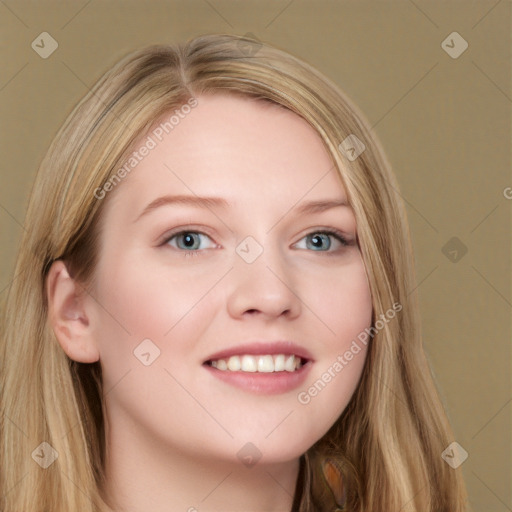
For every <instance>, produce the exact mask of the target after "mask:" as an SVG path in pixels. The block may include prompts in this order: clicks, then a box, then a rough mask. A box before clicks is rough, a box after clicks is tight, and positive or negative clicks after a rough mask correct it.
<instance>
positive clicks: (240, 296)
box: [227, 249, 302, 320]
mask: <svg viewBox="0 0 512 512" xmlns="http://www.w3.org/2000/svg"><path fill="white" fill-rule="evenodd" d="M297 278H298V276H296V275H293V273H292V270H291V268H290V267H286V265H285V264H284V261H283V259H282V257H281V256H280V255H279V254H278V252H277V251H274V252H272V253H271V251H270V250H268V249H265V250H264V251H263V254H261V256H260V257H259V258H258V259H256V261H253V262H252V263H247V262H246V261H244V260H243V259H242V258H240V257H239V256H238V255H236V257H235V263H234V268H233V270H232V271H231V272H230V273H229V292H228V299H227V308H228V312H229V314H230V316H231V317H233V318H237V319H243V318H248V317H260V318H262V319H264V320H270V319H276V318H279V317H283V318H287V319H293V318H296V317H297V316H299V315H300V313H301V307H302V303H301V300H300V298H299V295H298V293H297V290H296V285H297Z"/></svg>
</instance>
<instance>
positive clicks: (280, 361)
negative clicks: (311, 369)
mask: <svg viewBox="0 0 512 512" xmlns="http://www.w3.org/2000/svg"><path fill="white" fill-rule="evenodd" d="M307 362H308V360H307V359H304V358H302V357H299V356H296V355H294V354H273V355H270V354H259V355H251V354H244V355H235V356H231V357H229V358H226V359H214V360H209V361H206V362H205V363H204V364H205V365H206V366H210V367H212V368H216V369H217V370H220V371H223V372H247V373H279V372H290V373H292V372H296V371H297V370H300V368H302V366H304V365H305V364H306V363H307Z"/></svg>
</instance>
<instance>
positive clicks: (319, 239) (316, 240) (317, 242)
mask: <svg viewBox="0 0 512 512" xmlns="http://www.w3.org/2000/svg"><path fill="white" fill-rule="evenodd" d="M311 241H312V243H313V245H314V247H316V248H320V249H321V248H322V243H323V242H326V243H327V247H326V248H327V249H329V247H330V246H331V241H330V239H329V237H328V236H327V235H325V234H323V233H319V234H316V235H314V236H313V237H312V238H311Z"/></svg>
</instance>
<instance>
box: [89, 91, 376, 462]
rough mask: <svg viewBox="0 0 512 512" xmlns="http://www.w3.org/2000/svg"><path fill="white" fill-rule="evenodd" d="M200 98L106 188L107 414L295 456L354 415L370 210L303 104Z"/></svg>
mask: <svg viewBox="0 0 512 512" xmlns="http://www.w3.org/2000/svg"><path fill="white" fill-rule="evenodd" d="M197 99H198V102H199V103H198V105H197V106H196V107H195V108H192V109H191V112H190V113H189V114H187V115H186V116H183V118H180V120H179V123H178V124H176V125H175V126H174V127H173V129H172V130H168V131H169V133H168V134H165V132H164V135H165V136H164V137H163V138H162V140H161V141H160V140H158V139H157V138H156V137H155V136H154V135H153V139H154V141H155V142H156V146H155V147H154V148H152V149H150V150H149V151H148V152H147V154H146V155H145V156H141V153H142V152H139V156H140V162H138V163H137V165H136V166H135V167H134V168H133V169H132V170H131V171H130V173H129V174H128V175H127V176H126V177H125V178H124V179H123V180H122V181H121V182H120V183H118V184H116V186H115V187H114V190H112V191H110V192H108V193H107V194H106V197H105V198H103V199H101V200H103V201H107V204H106V205H105V207H106V208H105V210H104V217H103V221H104V222H103V230H102V232H101V248H100V255H99V264H98V267H97V269H96V280H95V285H94V288H93V289H92V290H91V293H92V295H93V296H94V298H95V300H96V301H97V302H95V304H96V307H95V309H94V313H93V315H91V316H92V318H91V319H90V320H91V323H90V325H91V326H92V327H93V330H94V332H93V338H94V341H95V343H96V344H97V347H98V350H99V354H100V361H101V366H102V370H103V380H104V390H105V393H106V398H105V400H106V401H105V406H106V410H107V421H108V428H110V429H111V439H112V440H114V439H118V440H119V439H124V440H126V441H127V442H131V443H141V444H148V445H149V444H151V446H152V447H153V449H155V447H157V449H158V450H161V449H165V450H171V451H175V452H179V453H181V454H186V455H187V456H195V457H203V458H205V457H206V458H209V459H212V458H214V459H222V460H225V461H235V462H237V461H239V462H242V463H247V464H248V463H254V462H256V461H257V460H258V459H260V463H265V462H277V461H288V460H292V459H294V458H296V457H298V456H300V455H301V454H302V453H304V452H305V451H306V450H307V449H308V448H309V447H310V446H311V445H313V444H314V443H315V442H316V441H317V440H318V439H320V438H321V437H322V436H323V434H325V433H326V431H327V430H328V429H329V428H330V427H331V426H332V425H333V423H334V422H335V420H336V419H337V418H338V417H339V415H340V414H341V413H342V411H343V410H344V408H345V407H346V405H347V403H348V402H349V400H350V398H351V396H352V394H353V393H354V390H355V388H356V386H357V384H358V381H359V378H360V375H361V372H362V369H363V365H364V362H365V357H366V346H365V345H363V344H361V343H359V344H358V345H359V351H358V352H355V351H354V350H352V354H353V357H351V358H350V360H348V359H347V358H346V357H344V354H345V353H347V351H350V349H351V346H352V347H354V345H353V341H354V340H355V339H356V338H357V335H358V334H359V333H361V332H362V331H364V329H365V328H367V327H369V326H370V325H371V313H372V303H371V296H370V290H369V286H368V281H367V277H366V273H365V267H364V264H363V260H362V258H361V254H360V251H359V248H358V246H357V242H356V223H355V218H354V215H353V212H352V210H351V208H350V207H348V206H344V205H342V203H343V202H346V199H347V197H346V194H345V191H344V188H343V186H342V184H341V181H340V179H339V177H338V175H337V171H336V169H335V167H334V166H333V164H332V162H331V160H330V157H329V155H328V153H327V151H326V150H325V148H324V146H323V144H322V141H321V139H320V137H319V136H318V135H317V134H316V132H315V131H314V129H313V128H311V127H310V126H309V125H308V124H307V123H306V122H305V121H304V120H303V119H301V118H300V117H299V116H297V115H296V114H294V113H292V112H290V111H287V110H285V109H282V108H276V106H274V105H267V104H263V103H261V102H256V101H252V100H248V99H243V98H238V97H233V96H227V95H204V96H200V97H198V98H197ZM168 117H170V115H169V116H166V117H165V118H164V120H166V119H167V118H168ZM150 135H151V134H150ZM145 141H146V138H143V139H142V140H141V143H140V145H139V146H137V147H136V148H135V150H137V149H138V148H139V147H142V146H143V144H144V142H145ZM152 145H153V144H149V146H152ZM143 152H144V153H146V152H145V151H143ZM109 194H110V196H109ZM205 198H208V199H205ZM326 230H327V231H335V232H336V231H337V232H339V233H340V234H341V236H342V237H343V238H344V239H345V240H346V242H347V245H345V244H344V243H343V242H342V241H341V239H339V238H337V235H335V234H322V232H324V231H326ZM244 356H245V357H244ZM283 356H284V357H283ZM292 356H295V357H292ZM340 358H341V359H340ZM341 360H343V361H344V362H343V363H342V362H341ZM336 363H338V364H336ZM301 364H302V366H300V365H301ZM240 365H242V369H240V370H238V368H239V366H240ZM258 365H259V366H258ZM215 366H216V367H215ZM297 366H300V368H298V369H296V367H297ZM340 366H341V369H340ZM244 369H245V370H244ZM255 369H256V370H257V371H254V370H255ZM250 370H252V371H250ZM272 370H274V371H272ZM315 383H316V384H315ZM312 388H314V389H312ZM315 390H316V391H315ZM248 443H251V444H248Z"/></svg>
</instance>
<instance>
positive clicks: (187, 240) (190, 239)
mask: <svg viewBox="0 0 512 512" xmlns="http://www.w3.org/2000/svg"><path fill="white" fill-rule="evenodd" d="M182 240H183V245H184V246H185V248H187V249H190V248H191V247H193V246H194V244H195V238H194V235H193V234H191V233H186V234H185V235H183V236H182Z"/></svg>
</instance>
